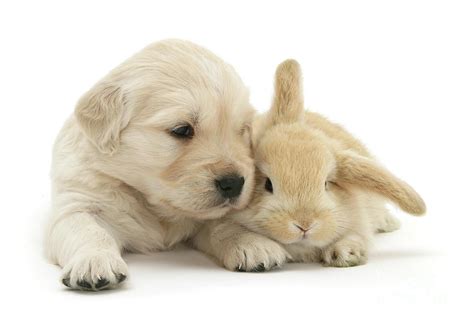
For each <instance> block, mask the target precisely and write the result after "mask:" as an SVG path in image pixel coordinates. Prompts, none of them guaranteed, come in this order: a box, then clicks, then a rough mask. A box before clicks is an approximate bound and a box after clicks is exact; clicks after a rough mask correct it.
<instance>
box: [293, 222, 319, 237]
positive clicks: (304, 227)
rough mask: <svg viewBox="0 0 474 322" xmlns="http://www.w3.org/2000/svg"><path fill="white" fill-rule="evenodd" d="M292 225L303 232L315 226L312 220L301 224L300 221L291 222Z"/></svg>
mask: <svg viewBox="0 0 474 322" xmlns="http://www.w3.org/2000/svg"><path fill="white" fill-rule="evenodd" d="M293 225H294V226H295V227H296V228H298V229H299V230H301V231H302V232H303V234H306V233H307V232H308V231H309V230H311V229H313V228H314V227H315V226H316V223H315V222H312V223H310V224H301V223H293Z"/></svg>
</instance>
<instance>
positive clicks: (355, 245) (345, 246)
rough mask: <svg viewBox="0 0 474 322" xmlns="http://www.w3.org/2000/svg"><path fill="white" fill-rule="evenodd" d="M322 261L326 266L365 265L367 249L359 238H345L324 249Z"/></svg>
mask: <svg viewBox="0 0 474 322" xmlns="http://www.w3.org/2000/svg"><path fill="white" fill-rule="evenodd" d="M321 260H322V263H323V264H324V265H325V266H335V267H350V266H357V265H363V264H365V263H366V262H367V249H366V247H365V243H364V242H362V241H361V240H359V238H345V239H342V240H340V241H338V242H336V243H334V244H332V245H331V246H329V247H327V248H326V249H324V250H323V252H322V256H321Z"/></svg>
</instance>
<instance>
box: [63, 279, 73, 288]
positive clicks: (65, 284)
mask: <svg viewBox="0 0 474 322" xmlns="http://www.w3.org/2000/svg"><path fill="white" fill-rule="evenodd" d="M62 282H63V284H64V286H67V287H71V279H69V278H63V280H62Z"/></svg>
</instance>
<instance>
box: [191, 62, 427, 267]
mask: <svg viewBox="0 0 474 322" xmlns="http://www.w3.org/2000/svg"><path fill="white" fill-rule="evenodd" d="M301 87H302V85H301V75H300V68H299V65H298V63H297V62H296V61H294V60H287V61H285V62H283V63H282V64H280V66H279V67H278V69H277V71H276V76H275V94H274V100H273V105H272V107H271V109H270V111H269V112H268V113H267V114H265V115H263V116H260V117H259V118H258V119H256V120H255V124H254V127H253V138H252V142H253V145H254V153H255V162H256V168H257V176H256V177H257V180H256V187H255V196H254V198H253V201H252V202H251V204H250V205H249V207H248V208H247V209H245V210H243V211H239V212H236V213H233V214H231V215H229V216H227V217H226V218H224V219H221V220H219V221H215V222H213V223H211V224H209V225H208V226H207V227H206V228H205V230H206V231H205V233H203V234H202V236H203V237H202V239H201V242H202V243H208V244H209V243H211V244H213V245H214V249H215V252H214V253H213V254H212V255H214V256H216V257H217V258H218V259H219V260H221V261H222V262H223V264H224V266H226V267H227V268H229V269H237V270H245V271H261V270H267V269H270V268H272V267H273V266H279V265H281V264H282V263H283V262H284V261H285V260H287V259H288V260H291V261H295V262H316V261H318V262H319V261H321V262H323V263H324V264H325V265H328V266H337V267H347V266H354V265H360V264H363V263H365V262H366V260H367V247H368V244H369V241H370V239H371V237H372V235H373V233H374V232H388V231H393V230H395V229H397V228H398V227H399V223H398V221H397V220H396V219H395V218H394V217H392V216H391V215H390V214H389V212H388V211H387V209H386V208H385V202H386V201H387V200H389V201H392V202H393V203H395V204H396V205H398V206H399V207H400V208H401V209H403V210H404V211H406V212H408V213H410V214H413V215H422V214H423V213H424V212H425V204H424V202H423V200H422V199H421V197H420V196H419V195H418V194H417V193H416V192H415V190H413V188H411V187H410V186H409V185H408V184H406V183H405V182H403V181H401V180H400V179H398V178H396V177H395V176H394V175H393V174H391V173H390V172H389V171H387V170H386V169H384V168H383V167H382V166H381V165H380V164H378V163H377V162H376V161H375V160H374V158H373V157H372V156H371V155H370V154H369V152H368V151H367V149H366V148H365V147H364V146H363V145H362V144H361V143H360V142H359V141H358V140H357V139H355V138H354V137H353V136H352V135H350V134H349V133H348V132H346V131H345V130H344V129H343V128H342V127H340V126H338V125H336V124H333V123H331V122H329V121H328V120H326V119H325V118H324V117H322V116H320V115H318V114H315V113H310V112H305V111H304V107H303V97H302V90H301ZM255 233H257V234H259V235H260V236H259V235H256V234H255ZM262 235H263V236H266V237H267V238H263V237H262ZM209 236H210V237H209ZM276 242H277V243H276ZM208 244H206V245H207V246H209V245H208ZM277 244H278V245H277ZM197 246H198V248H200V247H199V244H198V245H197ZM282 248H283V249H282ZM208 249H209V248H208ZM211 249H212V247H211Z"/></svg>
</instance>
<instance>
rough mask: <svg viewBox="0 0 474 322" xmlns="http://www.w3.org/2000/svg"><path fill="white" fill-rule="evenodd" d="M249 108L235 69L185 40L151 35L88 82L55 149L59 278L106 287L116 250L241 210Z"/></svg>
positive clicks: (120, 265)
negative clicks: (145, 44)
mask: <svg viewBox="0 0 474 322" xmlns="http://www.w3.org/2000/svg"><path fill="white" fill-rule="evenodd" d="M252 115H253V109H252V108H251V106H250V104H249V102H248V91H247V89H246V88H245V86H244V85H243V83H242V81H241V80H240V78H239V76H238V75H237V74H236V72H235V71H234V70H233V68H232V67H231V66H229V65H227V64H226V63H224V62H223V61H222V60H221V59H219V58H218V57H216V56H215V55H213V54H212V53H210V52H209V51H207V50H206V49H204V48H201V47H199V46H196V45H194V44H192V43H190V42H185V41H178V40H167V41H162V42H158V43H155V44H152V45H150V46H149V47H147V48H145V49H143V50H142V51H141V52H139V53H137V54H136V55H134V56H133V57H131V58H130V59H128V60H126V61H125V62H124V63H122V64H121V65H119V66H118V67H117V68H115V69H114V70H112V71H111V72H110V73H109V74H108V75H107V76H105V77H104V78H103V79H102V80H100V81H99V82H98V83H97V84H96V85H95V86H94V87H92V89H90V90H89V91H88V92H87V93H86V94H85V95H84V96H83V97H82V98H81V99H80V100H79V102H78V104H77V106H76V109H75V113H74V115H73V116H72V117H71V118H70V119H69V120H68V121H67V122H66V124H65V125H64V127H63V129H62V130H61V132H60V133H59V135H58V138H57V140H56V143H55V146H54V151H53V164H52V215H51V218H50V221H49V225H48V230H47V233H46V245H45V248H46V252H47V256H48V257H49V259H50V260H51V261H52V262H53V263H56V264H58V265H59V266H61V267H62V268H63V271H62V277H61V280H62V282H63V283H64V284H65V285H66V286H68V287H70V288H73V289H80V290H101V289H105V288H111V287H114V286H116V285H118V284H119V283H121V282H122V281H124V280H125V279H126V277H127V274H128V272H127V265H126V264H125V262H124V260H123V259H122V256H121V253H122V252H123V251H131V252H142V253H146V252H152V251H158V250H164V249H169V248H171V247H173V246H174V245H176V244H177V243H179V242H180V241H183V240H186V239H189V238H193V236H194V235H195V232H196V231H197V230H198V229H199V227H200V226H201V225H202V222H203V221H204V220H207V219H214V218H219V217H222V216H223V215H225V214H226V213H227V212H228V211H229V210H230V209H240V208H243V207H244V206H245V205H246V204H247V203H248V201H249V198H250V195H251V190H252V186H253V181H254V166H253V161H252V158H251V155H250V134H249V129H250V122H251V119H252Z"/></svg>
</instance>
